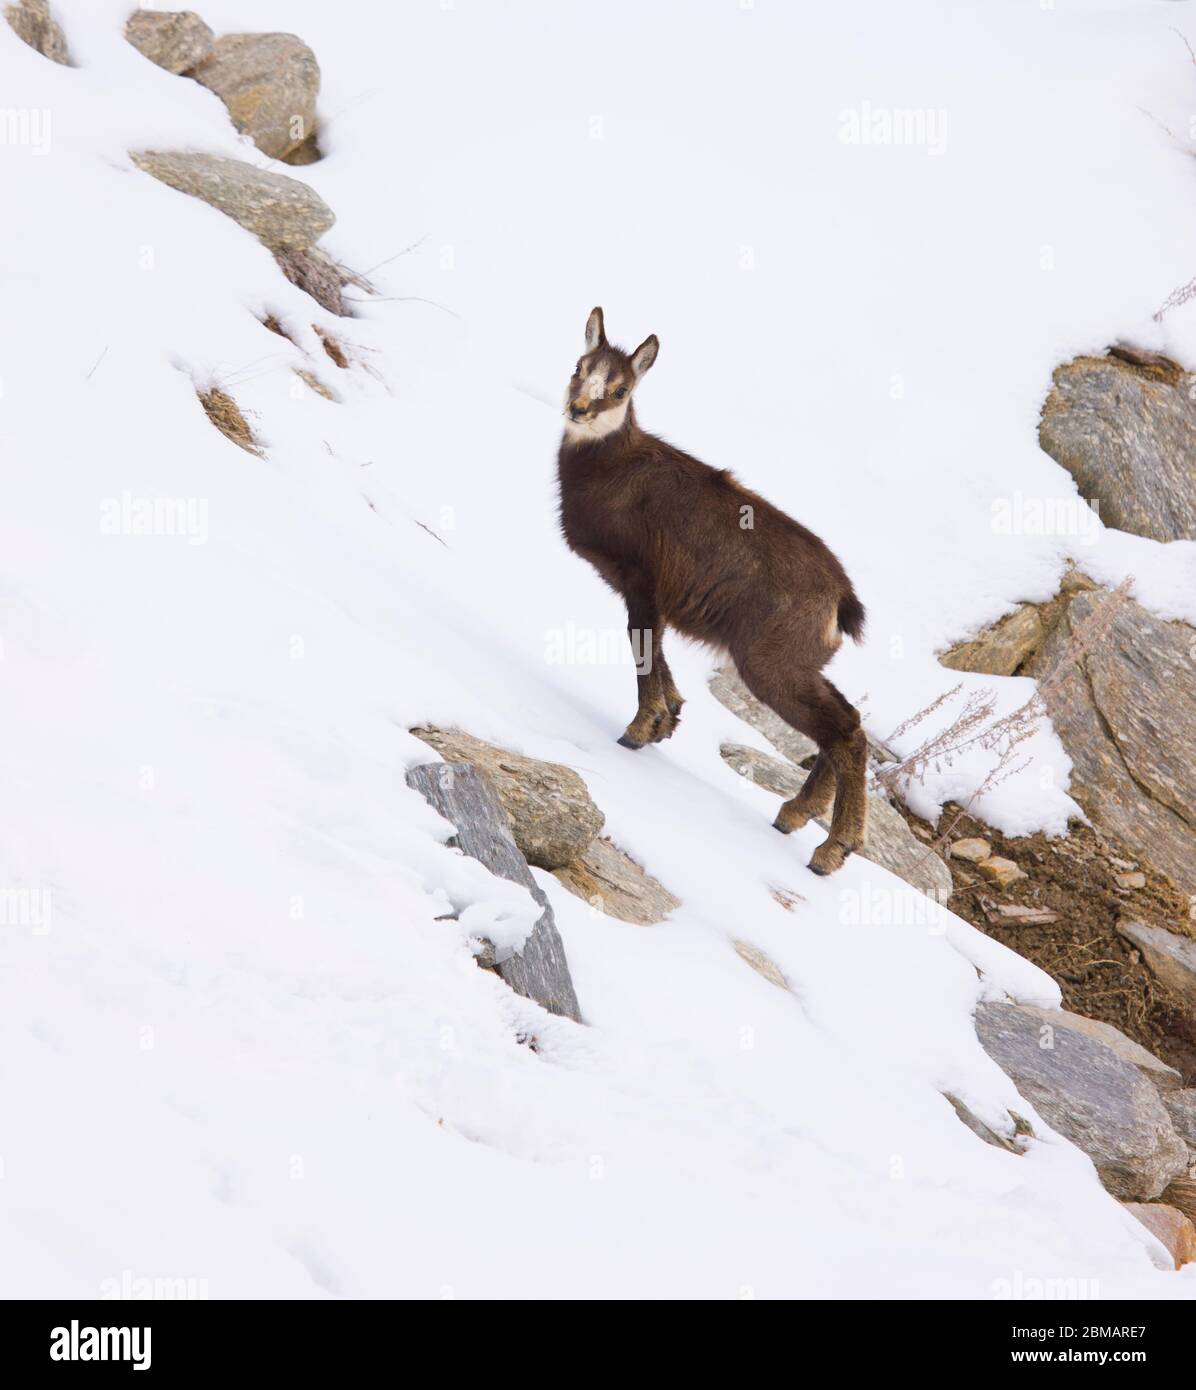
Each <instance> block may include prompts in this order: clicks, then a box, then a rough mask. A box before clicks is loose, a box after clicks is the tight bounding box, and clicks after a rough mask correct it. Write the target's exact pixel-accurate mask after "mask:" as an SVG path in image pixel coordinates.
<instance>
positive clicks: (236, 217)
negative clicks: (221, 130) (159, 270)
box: [131, 150, 336, 252]
mask: <svg viewBox="0 0 1196 1390" xmlns="http://www.w3.org/2000/svg"><path fill="white" fill-rule="evenodd" d="M131 158H132V160H133V163H134V164H136V165H137V167H138V168H139V169H142V170H144V171H145V173H147V174H152V175H153V177H154V178H156V179H159V180H160V181H161V182H162V183H165V184H168V185H169V186H170V187H171V188H176V189H178V191H179V192H180V193H188V194H190V195H191V197H193V198H199V199H201V200H202V201H203V202H205V203H208V204H210V206H212V207H214V208H217V209H218V210H219V211H220V212H223V213H225V214H226V215H227V216H228V217H231V218H232V219H233V221H234V222H238V223H240V225H241V226H242V227H244V228H245V230H246V231H248V232H252V233H253V235H254V236H255V237H257V238H258V240H259V241H261V242H263V243H264V244H265V245H266V246H268V247H269V248H270V249H271V250H272V251H276V252H277V251H305V250H306V249H307V248H308V247H309V246H311V245H312V244H313V243H314V242H315V241H316V240H317V239H318V238H319V237H321V236H323V235H324V233H325V232H326V231H327V230H328V228H329V227H331V226H332V224H333V223H334V222H335V221H336V218H335V217H334V216H333V214H332V213H331V211H329V209H328V207H327V205H326V204H325V203H324V200H323V199H322V198H321V197H320V196H319V194H318V193H316V191H315V190H314V189H312V188H309V187H308V186H307V184H305V183H300V182H299V181H298V179H291V178H287V177H286V176H285V175H284V174H274V173H271V172H270V171H269V170H267V169H255V168H254V167H253V165H252V164H245V163H243V162H242V161H241V160H239V159H227V158H225V157H224V156H223V155H217V154H196V153H192V152H189V151H178V152H169V151H164V150H143V151H139V152H135V153H133V154H132V156H131Z"/></svg>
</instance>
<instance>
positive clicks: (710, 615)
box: [558, 309, 867, 874]
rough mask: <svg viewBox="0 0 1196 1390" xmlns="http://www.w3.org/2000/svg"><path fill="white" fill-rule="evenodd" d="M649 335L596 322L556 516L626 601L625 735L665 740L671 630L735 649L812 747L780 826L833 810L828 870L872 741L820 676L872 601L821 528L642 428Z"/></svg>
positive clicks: (856, 631) (751, 685) (674, 697)
mask: <svg viewBox="0 0 1196 1390" xmlns="http://www.w3.org/2000/svg"><path fill="white" fill-rule="evenodd" d="M659 348H660V344H659V342H658V341H657V339H656V336H655V335H653V336H652V337H650V338H646V339H645V340H644V341H643V342H642V343H641V344H640V345H639V347H637V348H636V350H635V351H634V352H633V353H631V354H630V355H628V354H627V353H625V352H623V351H622V350H621V349H619V348H617V347H613V346H612V345H611V344H610V343H609V342H607V339H606V329H605V325H604V323H603V318H602V310H601V309H595V310H594V311H593V312H592V313H591V314H590V317H589V320H588V321H587V323H586V336H585V351H584V352H583V353H582V356H581V358H580V359H579V361H578V363H577V366H576V367H575V368H574V371H573V375H572V377H571V378H570V380H569V386H568V390H567V391H566V394H565V410H564V414H565V433H564V437H563V438H562V440H561V447H560V454H559V457H558V477H559V481H560V518H561V529H562V531H563V532H564V536H565V540H566V542H567V543H568V545H569V547H570V549H571V550H573V551H574V552H575V553H576V554H578V555H580V556H581V557H582V558H583V559H585V560H588V561H589V562H590V564H592V565H593V566H594V568H595V569H596V570H597V571H598V573H599V574H600V575H601V576H602V578H603V579H604V580H606V582H607V583H608V584H609V585H610V586H611V588H613V589H614V590H615V591H616V592H617V593H619V594H620V595H622V597H623V599H624V600H625V602H626V604H627V630H628V635H629V637H630V639H631V645H632V653H633V655H634V656H635V658H636V682H637V685H638V688H639V708H638V710H637V712H636V715H635V718H634V719H632V721H631V723H630V724H628V726H627V728H626V730H625V732H624V733H623V736H622V737H621V738H620V739H619V742H620V743H621V744H622V745H623V746H624V747H625V748H642V747H643V746H644V744H645V743H659V742H660V741H661V740H662V739H666V738H668V737H669V736H670V735H671V734H672V733H673V731H674V730H675V729H676V728H677V724H678V719H679V716H680V713H681V706H682V703H683V701H682V698H681V695H680V693H679V692H678V690H677V687H676V686H675V685H674V683H673V677H672V674H671V673H670V671H669V667H668V662H667V661H666V660H665V657H664V651H663V650H662V638H663V636H664V632H665V630H666V628H668V627H673V628H675V629H676V630H677V631H678V632H680V633H683V634H685V636H687V637H692V638H695V639H697V640H698V641H700V642H705V643H707V644H708V645H710V646H713V647H715V648H717V649H719V650H722V651H725V652H727V653H728V654H729V655H730V657H731V659H732V660H733V661H734V663H735V665H736V667H737V668H738V670H739V673H740V675H741V676H742V677H743V680H744V683H745V684H746V685H747V687H748V689H749V690H750V691H751V692H752V693H753V694H754V695H755V696H756V697H757V698H758V699H760V700H763V702H764V703H765V704H766V705H768V706H770V708H772V709H774V710H775V711H776V712H777V714H779V715H780V716H781V718H782V719H784V720H785V721H786V722H787V723H788V724H791V725H792V726H793V727H794V728H795V729H800V730H801V732H802V733H804V734H806V735H808V736H809V737H810V738H812V739H813V740H814V742H815V743H816V744H817V745H818V756H817V758H816V759H815V761H814V765H813V767H812V768H811V769H810V772H809V775H808V776H807V778H806V780H805V784H804V785H803V787H802V789H801V791H800V792H798V794H797V795H796V796H794V797H792V798H791V799H790V800H788V801H786V802H785V803H784V805H783V806H782V807H781V809H780V811H779V812H778V814H777V818H776V820H775V822H774V825H775V826H776V828H777V829H778V830H780V831H782V832H783V833H784V834H786V835H787V834H789V833H790V832H791V831H793V830H800V829H801V828H802V827H803V826H804V825H805V824H806V823H807V821H809V820H810V818H811V817H817V816H824V815H825V814H826V813H827V811H828V810H829V809H830V808H831V806H832V804H833V807H834V810H833V814H832V817H831V828H830V834H829V835H828V836H827V838H826V840H825V841H823V843H822V844H820V845H819V846H818V847H817V849H815V851H814V854H813V857H812V858H811V860H810V868H811V869H812V870H813V871H814V872H815V873H818V874H829V873H833V872H834V871H835V870H836V869H838V868H839V867H840V866H841V865H842V863H843V861H844V860H845V859H846V858H847V856H848V855H849V854H851V852H852V851H853V850H857V849H860V848H861V847H862V845H863V843H864V835H865V831H866V820H867V796H866V791H865V770H866V757H867V744H866V741H865V738H864V732H863V729H862V728H861V727H860V716H859V713H858V712H857V711H856V710H855V708H854V707H853V706H852V705H850V704H849V703H848V701H847V700H846V699H845V698H844V697H843V696H842V695H841V694H840V693H839V691H838V690H836V689H835V687H834V686H833V685H832V684H831V683H830V681H828V680H827V679H826V677H825V676H824V675H823V674H822V668H823V667H824V666H825V665H826V663H827V662H828V661H829V660H830V658H831V657H832V656H833V655H834V653H835V652H836V651H837V650H838V648H839V646H840V644H841V643H842V640H843V637H842V634H843V633H846V634H847V635H848V636H849V637H851V638H853V639H854V640H856V641H859V640H860V638H861V636H862V633H863V627H864V608H863V605H862V604H861V603H860V601H859V599H858V598H857V597H856V595H855V591H854V589H853V588H852V587H851V581H850V580H849V579H848V577H847V574H846V572H845V571H844V569H843V566H842V565H841V564H840V563H839V561H838V560H837V559H836V558H835V556H834V555H833V554H832V553H831V551H830V550H829V549H828V548H827V546H825V545H824V544H823V542H822V541H821V540H819V538H818V537H817V536H816V535H814V534H813V532H811V531H808V530H806V528H805V527H804V526H801V525H799V524H798V523H797V522H796V521H794V520H792V519H791V518H790V517H788V516H786V515H785V513H784V512H782V511H780V510H779V509H778V508H776V507H774V506H773V505H772V504H771V503H770V502H767V501H766V500H765V499H764V498H763V497H760V496H757V494H756V493H754V492H750V491H749V490H748V489H747V488H745V487H743V486H742V484H740V483H739V482H738V481H737V480H736V479H735V478H734V477H733V476H732V475H731V474H730V473H729V472H727V471H726V470H725V469H724V470H718V469H714V468H711V467H709V466H708V465H707V464H704V463H702V462H700V461H699V460H698V459H696V458H692V457H691V456H690V455H689V454H686V453H683V452H682V451H681V450H680V449H675V448H674V447H673V446H672V445H671V444H667V443H666V442H665V441H664V440H663V439H658V438H657V437H656V436H655V435H653V434H649V433H648V432H647V431H646V430H642V429H640V427H639V425H638V424H637V423H636V418H635V410H634V407H633V405H632V394H633V392H634V391H635V389H636V387H637V386H638V385H639V383H640V381H642V380H643V377H644V374H645V372H647V370H648V369H649V367H651V366H652V364H653V362H655V361H656V355H657V352H658V351H659Z"/></svg>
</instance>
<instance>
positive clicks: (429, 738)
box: [411, 725, 605, 869]
mask: <svg viewBox="0 0 1196 1390" xmlns="http://www.w3.org/2000/svg"><path fill="white" fill-rule="evenodd" d="M411 732H412V733H413V734H414V735H415V737H416V738H418V739H422V740H423V742H424V743H426V744H427V745H428V746H429V747H430V748H435V750H436V751H437V752H438V753H439V754H440V756H441V757H442V758H444V759H445V761H446V762H450V763H474V764H476V765H477V766H478V767H480V768H482V769H483V770H484V771H485V772H486V773H488V774H489V776H490V778H491V780H492V781H493V782H494V786H495V789H496V790H497V792H498V798H499V800H500V801H501V802H502V806H503V810H504V811H505V812H506V813H507V819H508V820H509V821H510V823H511V832H512V834H513V835H514V836H515V843H516V844H517V845H518V846H519V848H520V849H521V850H522V851H523V854H524V857H525V858H526V859H527V862H528V863H529V864H535V865H536V867H537V868H540V869H563V868H566V867H567V866H568V865H570V864H572V863H573V862H574V861H575V860H578V859H580V858H581V857H582V855H584V854H585V852H586V850H587V849H588V848H589V847H590V844H591V842H592V841H593V840H594V838H595V836H596V835H597V834H598V832H599V831H600V830H601V829H602V822H603V820H604V819H605V817H604V816H603V814H602V812H601V811H600V810H599V809H598V807H597V806H595V805H594V802H593V800H592V799H591V797H590V793H589V792H588V791H587V790H586V784H585V783H584V782H583V781H582V780H581V778H580V777H579V776H578V775H577V773H576V772H574V771H573V769H572V768H568V767H564V766H562V765H561V764H560V763H546V762H542V761H541V760H540V759H539V758H526V757H524V756H523V754H522V753H512V752H511V751H510V749H507V748H496V747H495V746H494V744H492V743H485V742H483V740H482V739H480V738H474V737H473V735H472V734H467V733H464V732H462V730H460V729H438V728H435V727H432V726H429V725H422V726H420V727H417V728H414V729H412V730H411Z"/></svg>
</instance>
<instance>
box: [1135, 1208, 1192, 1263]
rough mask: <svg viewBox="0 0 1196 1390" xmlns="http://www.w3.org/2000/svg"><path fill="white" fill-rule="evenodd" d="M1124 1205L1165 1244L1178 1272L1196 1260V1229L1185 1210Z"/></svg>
mask: <svg viewBox="0 0 1196 1390" xmlns="http://www.w3.org/2000/svg"><path fill="white" fill-rule="evenodd" d="M1122 1206H1124V1207H1125V1209H1126V1211H1128V1212H1129V1213H1130V1214H1131V1215H1132V1216H1134V1217H1136V1218H1137V1219H1138V1220H1139V1221H1141V1223H1142V1224H1143V1226H1145V1227H1146V1229H1147V1230H1148V1231H1149V1232H1150V1233H1151V1235H1152V1236H1156V1237H1157V1238H1158V1239H1159V1240H1160V1241H1162V1243H1163V1245H1164V1246H1166V1248H1167V1253H1168V1254H1169V1255H1170V1256H1171V1258H1172V1260H1173V1261H1174V1263H1175V1268H1176V1269H1182V1268H1183V1267H1184V1265H1186V1264H1191V1263H1192V1261H1193V1260H1196V1226H1193V1225H1192V1223H1191V1221H1190V1220H1189V1219H1188V1218H1187V1217H1186V1216H1185V1215H1184V1214H1183V1212H1182V1211H1177V1210H1176V1208H1175V1207H1170V1206H1166V1205H1164V1204H1163V1203H1162V1202H1123V1203H1122Z"/></svg>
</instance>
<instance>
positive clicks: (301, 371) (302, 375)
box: [291, 367, 339, 401]
mask: <svg viewBox="0 0 1196 1390" xmlns="http://www.w3.org/2000/svg"><path fill="white" fill-rule="evenodd" d="M291 370H292V371H293V372H294V373H295V375H296V376H297V377H298V378H299V380H300V381H302V382H304V383H305V384H306V385H308V386H310V387H311V389H312V390H313V391H314V392H315V393H316V395H317V396H323V397H324V399H325V400H326V401H335V400H338V399H339V397H338V396H337V395H336V393H335V392H334V391H333V390H332V389H331V388H330V387H328V386H325V385H324V383H323V382H322V381H321V380H320V378H319V377H318V376H317V375H316V374H315V372H309V371H307V370H306V369H305V368H303V367H292V368H291Z"/></svg>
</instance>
